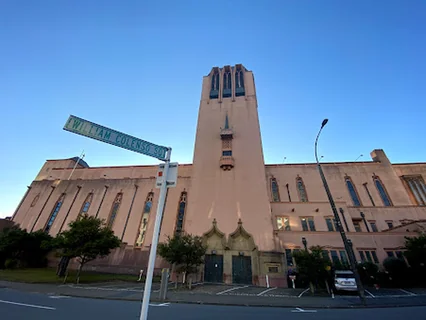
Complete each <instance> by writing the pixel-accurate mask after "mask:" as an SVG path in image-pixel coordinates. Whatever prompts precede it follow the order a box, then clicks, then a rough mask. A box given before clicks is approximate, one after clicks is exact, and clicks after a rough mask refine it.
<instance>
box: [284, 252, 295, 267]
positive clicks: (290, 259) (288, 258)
mask: <svg viewBox="0 0 426 320" xmlns="http://www.w3.org/2000/svg"><path fill="white" fill-rule="evenodd" d="M285 259H286V262H287V266H288V267H291V266H293V255H292V254H291V249H285Z"/></svg>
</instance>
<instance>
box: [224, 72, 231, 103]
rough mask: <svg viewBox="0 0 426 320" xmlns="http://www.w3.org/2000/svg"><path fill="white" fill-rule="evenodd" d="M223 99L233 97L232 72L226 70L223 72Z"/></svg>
mask: <svg viewBox="0 0 426 320" xmlns="http://www.w3.org/2000/svg"><path fill="white" fill-rule="evenodd" d="M222 95H223V97H224V98H228V97H230V96H232V77H231V70H230V69H225V71H224V72H223V94H222Z"/></svg>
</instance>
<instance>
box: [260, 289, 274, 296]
mask: <svg viewBox="0 0 426 320" xmlns="http://www.w3.org/2000/svg"><path fill="white" fill-rule="evenodd" d="M275 289H277V287H275V288H269V289H266V290H265V291H262V292H261V293H259V294H258V296H261V295H262V294H264V293H266V292H269V291H272V290H275Z"/></svg>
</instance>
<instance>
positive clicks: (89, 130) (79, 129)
mask: <svg viewBox="0 0 426 320" xmlns="http://www.w3.org/2000/svg"><path fill="white" fill-rule="evenodd" d="M64 130H66V131H70V132H73V133H76V134H79V135H82V136H85V137H89V138H92V139H96V140H99V141H102V142H105V143H109V144H112V145H114V146H117V147H120V148H124V149H127V150H130V151H133V152H137V153H142V154H145V155H147V156H150V157H153V158H157V159H159V160H163V161H165V160H166V154H167V151H168V150H169V148H167V147H163V146H159V145H156V144H153V143H151V142H148V141H145V140H142V139H139V138H136V137H133V136H130V135H128V134H125V133H122V132H119V131H116V130H113V129H110V128H107V127H104V126H101V125H99V124H96V123H93V122H90V121H87V120H84V119H81V118H78V117H76V116H73V115H71V116H70V117H69V118H68V120H67V122H66V123H65V126H64Z"/></svg>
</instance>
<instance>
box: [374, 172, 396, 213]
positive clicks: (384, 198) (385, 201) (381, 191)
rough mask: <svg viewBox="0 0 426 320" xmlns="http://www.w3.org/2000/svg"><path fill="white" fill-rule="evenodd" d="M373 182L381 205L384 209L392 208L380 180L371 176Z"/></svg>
mask: <svg viewBox="0 0 426 320" xmlns="http://www.w3.org/2000/svg"><path fill="white" fill-rule="evenodd" d="M373 181H374V184H375V185H376V188H377V191H379V194H380V198H382V201H383V204H384V205H385V206H386V207H390V206H392V202H391V200H390V198H389V195H388V193H387V191H386V189H385V186H384V185H383V183H382V181H381V180H380V178H379V177H378V176H373Z"/></svg>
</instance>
